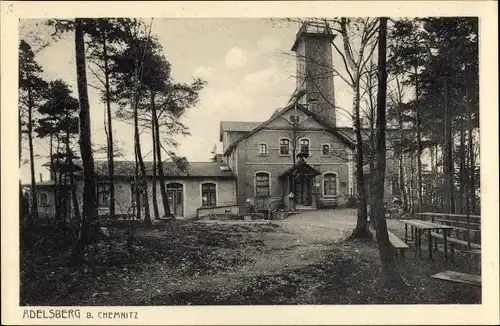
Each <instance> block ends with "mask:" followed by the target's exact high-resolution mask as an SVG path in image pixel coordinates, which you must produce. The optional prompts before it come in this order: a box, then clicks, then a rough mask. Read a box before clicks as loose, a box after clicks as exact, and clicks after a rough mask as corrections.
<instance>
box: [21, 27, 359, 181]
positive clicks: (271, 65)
mask: <svg viewBox="0 0 500 326" xmlns="http://www.w3.org/2000/svg"><path fill="white" fill-rule="evenodd" d="M149 21H150V20H147V22H149ZM20 26H21V27H22V29H21V32H20V34H21V35H20V36H21V38H27V40H28V41H29V40H30V39H32V37H33V35H42V37H44V35H46V33H47V32H46V30H45V29H44V28H43V27H40V26H43V21H38V27H37V26H36V25H35V21H21V23H20ZM298 28H299V26H298V25H297V24H295V23H288V22H283V21H276V20H270V19H208V18H204V19H154V21H153V25H152V31H153V33H154V34H156V35H158V37H159V39H160V42H161V44H162V45H163V48H164V54H165V56H166V57H167V59H168V60H169V61H170V63H171V65H172V78H173V79H174V80H175V81H177V82H183V81H189V80H191V79H192V78H193V77H201V78H203V79H205V80H206V81H207V85H206V87H205V88H204V89H203V91H202V92H201V94H200V101H199V103H198V105H197V106H196V107H193V108H190V109H189V110H188V111H187V113H186V115H185V117H184V119H183V121H184V122H185V124H186V125H187V126H188V127H189V130H190V132H191V136H187V137H182V138H179V139H178V140H179V142H180V146H179V147H178V148H177V149H176V150H175V151H176V152H177V154H178V155H180V156H186V157H187V159H188V160H189V161H191V162H196V161H207V160H208V159H209V157H210V152H211V150H212V148H213V146H214V145H217V148H218V149H219V151H220V150H221V149H222V146H221V144H220V143H219V125H220V121H221V120H244V121H264V120H266V119H268V118H269V117H270V115H271V114H272V113H273V111H274V110H275V109H277V108H281V107H283V106H285V105H286V103H287V101H288V100H289V98H290V96H291V94H292V92H293V91H294V89H295V82H296V81H295V67H296V63H295V58H294V56H293V53H292V52H291V51H290V48H291V47H292V45H293V42H294V40H295V34H296V32H297V30H298ZM37 61H38V62H39V63H40V65H41V66H42V68H43V70H44V75H45V77H46V79H47V80H54V79H59V78H60V79H63V80H65V81H66V82H67V83H68V84H69V85H70V86H71V88H72V90H73V92H74V94H73V95H74V96H75V97H77V96H78V94H77V88H76V66H75V54H74V37H73V34H72V33H69V34H67V35H66V36H65V37H64V38H63V39H61V40H59V41H57V42H54V43H52V44H51V45H50V46H48V47H47V48H45V49H44V50H42V51H41V52H40V53H39V54H38V55H37ZM340 62H341V61H340V59H339V58H337V57H336V56H335V54H334V65H335V66H337V67H338V68H339V69H340V68H341V63H340ZM87 74H88V75H89V79H91V78H90V73H89V72H87ZM335 83H336V84H335V91H336V101H337V105H338V106H341V107H345V108H347V109H349V108H350V92H349V90H348V88H346V86H345V85H343V84H342V83H341V81H340V79H339V78H336V79H335ZM89 97H90V110H91V124H92V142H93V143H94V144H105V133H104V104H103V103H101V102H100V101H99V98H98V96H97V94H96V92H95V91H94V90H93V89H92V88H90V87H89ZM337 120H338V123H339V124H342V125H347V124H349V121H348V120H347V119H346V118H345V114H343V113H342V112H337ZM113 129H114V135H113V136H114V138H115V139H116V140H117V141H119V142H120V143H121V147H122V148H123V153H124V155H125V158H121V159H128V160H133V153H134V151H133V129H132V126H131V125H127V124H125V123H123V122H119V121H113ZM34 146H35V153H36V154H39V155H40V156H41V157H40V158H39V159H37V162H36V175H37V180H38V179H39V173H44V180H47V179H48V174H47V171H46V169H45V168H43V167H42V166H41V165H42V164H43V163H45V162H47V156H48V153H49V151H48V148H49V146H48V142H47V141H43V140H39V139H37V140H36V141H35V142H34ZM142 146H143V154H144V155H145V157H146V160H152V154H151V149H152V145H151V136H150V135H149V134H143V135H142ZM27 155H28V153H27V152H26V151H25V152H23V156H24V158H26V157H27ZM95 158H96V159H100V158H103V155H95ZM117 159H118V158H117ZM21 176H22V180H23V182H28V181H29V177H30V176H29V165H28V164H25V165H24V166H23V168H22V171H21Z"/></svg>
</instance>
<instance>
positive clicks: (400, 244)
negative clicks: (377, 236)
mask: <svg viewBox="0 0 500 326" xmlns="http://www.w3.org/2000/svg"><path fill="white" fill-rule="evenodd" d="M387 234H388V235H389V241H390V242H391V245H392V246H393V247H394V250H395V252H396V259H397V258H398V250H399V252H400V254H401V258H402V259H403V260H404V259H405V250H406V249H408V248H410V246H408V245H407V244H406V243H405V242H404V241H403V240H401V239H400V238H398V237H397V236H395V235H394V233H392V232H391V231H387Z"/></svg>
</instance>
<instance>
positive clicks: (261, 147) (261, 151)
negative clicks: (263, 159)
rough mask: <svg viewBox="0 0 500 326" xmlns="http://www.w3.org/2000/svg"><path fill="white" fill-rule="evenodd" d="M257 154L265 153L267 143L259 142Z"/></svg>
mask: <svg viewBox="0 0 500 326" xmlns="http://www.w3.org/2000/svg"><path fill="white" fill-rule="evenodd" d="M259 155H267V145H266V144H259Z"/></svg>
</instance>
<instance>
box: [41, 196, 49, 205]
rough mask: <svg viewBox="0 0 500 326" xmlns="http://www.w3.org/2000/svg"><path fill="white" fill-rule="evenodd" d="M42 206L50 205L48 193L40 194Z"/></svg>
mask: <svg viewBox="0 0 500 326" xmlns="http://www.w3.org/2000/svg"><path fill="white" fill-rule="evenodd" d="M40 206H49V197H48V195H47V194H46V193H41V194H40Z"/></svg>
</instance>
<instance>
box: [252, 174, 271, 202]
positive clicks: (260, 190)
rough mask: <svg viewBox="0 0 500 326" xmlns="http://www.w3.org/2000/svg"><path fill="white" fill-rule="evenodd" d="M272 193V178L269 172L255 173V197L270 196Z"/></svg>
mask: <svg viewBox="0 0 500 326" xmlns="http://www.w3.org/2000/svg"><path fill="white" fill-rule="evenodd" d="M270 194H271V186H270V178H269V173H267V172H257V173H256V174H255V197H269V195H270Z"/></svg>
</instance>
